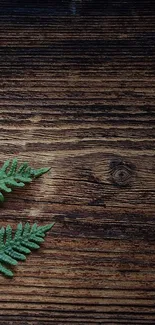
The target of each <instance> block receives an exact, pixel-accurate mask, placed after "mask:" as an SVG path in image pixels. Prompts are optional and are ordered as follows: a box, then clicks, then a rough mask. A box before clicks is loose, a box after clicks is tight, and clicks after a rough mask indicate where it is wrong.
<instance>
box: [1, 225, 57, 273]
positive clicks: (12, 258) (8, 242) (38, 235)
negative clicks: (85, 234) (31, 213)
mask: <svg viewBox="0 0 155 325" xmlns="http://www.w3.org/2000/svg"><path fill="white" fill-rule="evenodd" d="M53 225H54V223H52V224H48V225H45V226H38V225H37V224H36V223H34V224H33V225H32V226H31V225H30V224H29V223H28V222H27V223H26V224H25V226H23V225H22V223H19V224H18V226H17V229H16V232H15V235H14V237H13V235H12V228H11V226H10V225H8V226H7V227H6V228H4V227H2V228H1V229H0V272H1V273H3V274H4V275H6V276H9V277H12V276H13V272H12V271H11V270H10V269H9V265H17V263H18V260H21V261H25V260H26V256H25V254H29V253H30V252H31V249H38V248H39V247H40V246H39V244H40V243H42V242H43V241H44V237H45V234H46V232H47V231H49V230H50V229H51V228H52V227H53ZM7 265H8V267H7Z"/></svg>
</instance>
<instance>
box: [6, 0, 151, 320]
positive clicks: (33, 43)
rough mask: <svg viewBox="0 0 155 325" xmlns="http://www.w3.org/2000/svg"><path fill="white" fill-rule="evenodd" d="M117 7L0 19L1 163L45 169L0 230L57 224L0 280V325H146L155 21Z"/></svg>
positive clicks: (11, 203) (15, 198)
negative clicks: (11, 276) (13, 272)
mask: <svg viewBox="0 0 155 325" xmlns="http://www.w3.org/2000/svg"><path fill="white" fill-rule="evenodd" d="M1 3H2V1H1ZM109 3H110V2H109ZM147 3H149V2H147ZM90 4H91V7H90ZM117 4H118V6H117V8H120V9H118V11H117V10H116V5H115V10H112V8H114V5H112V4H111V6H110V5H109V7H108V8H111V9H108V8H107V11H106V10H105V8H104V13H103V11H102V14H103V15H104V17H99V16H94V17H90V16H89V15H87V16H86V17H84V16H78V15H77V16H76V15H75V17H73V16H72V17H71V16H63V17H61V18H60V17H51V16H50V14H51V13H52V9H51V11H50V14H47V13H46V11H45V10H44V9H42V8H41V6H40V8H39V9H38V11H37V13H36V11H34V9H33V10H30V9H29V7H28V8H27V9H26V8H24V7H23V12H22V14H21V15H20V16H17V15H16V14H15V13H14V15H12V16H9V15H3V16H2V17H1V21H0V41H1V43H0V59H1V60H0V72H1V73H0V112H1V115H0V131H1V132H0V149H1V151H0V161H1V162H3V161H4V160H5V159H6V158H8V157H10V158H13V157H15V156H19V158H20V159H19V160H20V161H21V162H22V161H24V160H27V161H28V162H29V163H30V164H31V165H32V166H34V167H39V166H51V167H52V169H51V171H50V172H49V173H48V174H46V175H44V176H42V177H41V178H40V179H38V180H36V181H35V182H33V183H32V184H30V185H27V186H26V187H25V188H23V189H16V190H14V192H13V193H12V194H7V201H6V202H5V203H4V205H3V206H2V209H1V224H3V225H6V224H7V223H8V222H9V223H10V224H11V225H12V226H13V227H14V228H15V227H16V225H17V223H18V222H19V221H20V220H21V221H23V222H25V221H30V222H34V221H36V220H38V222H39V223H40V224H43V223H47V222H51V221H53V220H55V221H56V225H55V226H54V228H53V231H51V232H50V233H49V234H48V235H47V239H46V242H45V243H44V244H43V245H42V248H41V249H40V250H39V251H38V252H34V254H32V255H31V256H29V257H28V259H27V261H26V263H19V265H18V267H17V268H16V275H15V278H14V279H12V280H10V279H9V280H8V279H5V278H3V277H1V282H0V300H1V305H0V323H1V324H8V325H12V324H21V323H22V324H26V325H27V324H30V325H32V324H35V325H38V324H41V325H44V324H53V325H54V324H59V325H61V324H64V325H69V324H73V325H74V324H79V325H81V324H92V325H97V324H107V325H108V324H110V325H113V324H115V325H116V324H123V325H125V324H128V325H131V324H134V325H136V324H141V325H143V324H154V323H155V311H154V301H155V253H154V251H155V244H154V238H155V227H154V226H155V219H154V202H155V190H154V184H155V164H154V156H155V154H154V149H155V142H154V140H155V110H154V88H155V78H154V57H155V48H154V33H153V30H154V17H151V16H150V17H147V16H145V17H140V16H138V15H136V11H135V10H136V9H135V7H136V6H138V5H136V4H135V5H132V2H128V4H129V6H128V7H129V8H130V9H131V11H129V12H128V16H126V17H125V15H127V12H125V11H124V12H123V9H121V8H123V7H121V6H120V3H118V2H117ZM144 4H145V6H144V9H143V14H144V15H147V14H148V9H147V4H146V2H144V1H143V5H144ZM66 5H67V4H66ZM83 5H84V6H83V7H82V6H81V5H79V7H78V10H79V11H78V12H79V13H80V12H81V13H82V12H83V11H82V10H84V8H86V7H87V8H88V7H89V9H88V13H89V14H91V9H90V8H92V5H93V2H91V3H90V2H89V1H87V2H86V1H85V2H83ZM99 5H100V4H99V3H97V5H96V8H97V7H98V9H97V10H98V11H97V12H98V14H99V11H100V9H99V8H100V6H99ZM141 5H142V3H141V4H139V7H138V9H137V10H139V11H138V12H139V14H140V13H141V9H140V6H141ZM94 6H95V5H94ZM123 6H125V4H124V5H123ZM8 8H9V4H8V5H7V2H6V3H5V6H4V8H3V10H4V11H3V13H4V12H5V10H8ZM82 8H83V9H82ZM132 9H133V10H132ZM11 10H12V9H11V6H10V11H9V13H10V12H11ZM24 10H25V11H24ZM39 10H40V11H39ZM42 10H44V14H42V16H39V12H42V13H43V11H42ZM85 10H86V9H85ZM109 10H110V14H109ZM150 11H151V10H150V9H149V13H151V15H152V12H150ZM15 12H17V9H16V10H15ZM24 12H25V14H26V13H28V12H29V15H27V16H23V13H24ZM34 12H35V15H34ZM85 12H86V11H85ZM118 12H119V16H117V14H118ZM131 12H132V14H133V15H132V16H129V15H130V14H131ZM93 13H94V11H93Z"/></svg>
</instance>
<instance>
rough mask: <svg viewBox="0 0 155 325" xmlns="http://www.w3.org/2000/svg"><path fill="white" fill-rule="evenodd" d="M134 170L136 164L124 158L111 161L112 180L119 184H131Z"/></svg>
mask: <svg viewBox="0 0 155 325" xmlns="http://www.w3.org/2000/svg"><path fill="white" fill-rule="evenodd" d="M133 172H134V166H133V165H132V164H129V163H126V162H123V161H122V160H114V161H112V162H111V163H110V174H111V178H112V181H113V183H115V184H117V185H119V186H126V185H129V184H130V183H131V180H132V176H133Z"/></svg>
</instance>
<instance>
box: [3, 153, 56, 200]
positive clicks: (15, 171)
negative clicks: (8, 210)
mask: <svg viewBox="0 0 155 325" xmlns="http://www.w3.org/2000/svg"><path fill="white" fill-rule="evenodd" d="M17 165H18V160H17V158H15V159H13V160H12V162H11V161H10V160H7V161H6V162H5V163H4V164H3V166H2V167H1V168H0V202H3V201H4V195H3V194H2V192H1V191H4V192H11V191H12V187H23V186H24V185H25V183H29V182H31V181H32V179H33V178H36V177H39V176H41V175H42V174H45V173H47V172H48V171H49V170H50V168H39V169H33V168H31V167H29V166H28V163H27V162H24V163H22V164H21V165H20V166H19V168H17Z"/></svg>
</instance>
